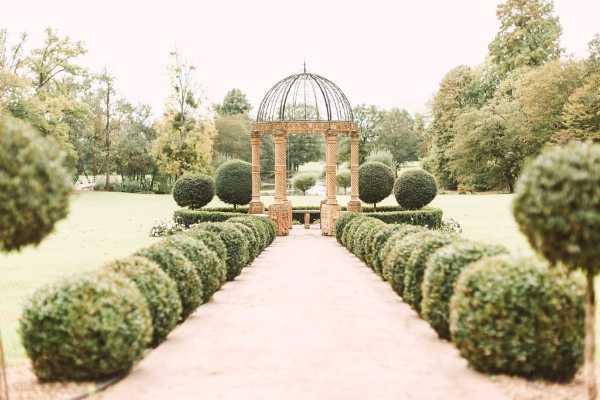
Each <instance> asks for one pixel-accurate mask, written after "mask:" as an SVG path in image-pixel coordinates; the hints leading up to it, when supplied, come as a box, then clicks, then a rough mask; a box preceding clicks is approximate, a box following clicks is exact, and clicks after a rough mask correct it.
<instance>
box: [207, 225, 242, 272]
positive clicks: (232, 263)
mask: <svg viewBox="0 0 600 400" xmlns="http://www.w3.org/2000/svg"><path fill="white" fill-rule="evenodd" d="M197 229H206V230H208V231H210V232H214V233H216V234H218V235H219V238H220V239H221V240H222V241H223V243H224V244H225V247H227V280H228V281H232V280H234V279H235V277H236V276H238V275H239V274H240V272H242V268H244V267H245V266H246V264H247V263H248V260H249V259H250V253H249V250H248V246H249V243H248V239H247V238H246V237H245V236H244V234H243V233H242V232H241V231H240V230H239V229H238V228H237V227H236V226H235V224H231V223H229V222H207V223H203V224H198V226H197Z"/></svg>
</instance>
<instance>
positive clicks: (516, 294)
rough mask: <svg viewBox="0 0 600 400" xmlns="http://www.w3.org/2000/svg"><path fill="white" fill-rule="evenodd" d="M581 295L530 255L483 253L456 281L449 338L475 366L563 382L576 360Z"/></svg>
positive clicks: (573, 282)
mask: <svg viewBox="0 0 600 400" xmlns="http://www.w3.org/2000/svg"><path fill="white" fill-rule="evenodd" d="M583 293H584V285H583V282H582V280H581V279H574V278H573V277H569V276H567V275H566V274H565V273H564V271H561V270H558V269H553V270H549V269H548V268H547V267H546V266H545V265H543V264H541V263H540V262H539V261H536V260H535V259H524V258H521V259H511V258H506V257H503V256H498V257H492V258H484V259H482V260H480V261H478V262H476V263H475V264H473V265H472V266H470V267H469V268H467V269H466V270H465V271H464V272H463V273H462V274H461V275H460V278H459V279H458V282H457V283H456V288H455V293H454V296H453V297H452V300H451V303H450V330H451V334H452V341H453V342H454V343H455V344H456V347H457V348H458V350H459V351H460V354H461V355H462V356H463V357H465V358H466V359H467V360H468V361H469V364H471V365H472V366H473V367H474V368H475V369H477V370H479V371H483V372H488V373H494V374H496V373H507V374H514V375H520V376H524V377H528V378H545V379H550V380H556V381H568V380H570V379H571V378H572V377H573V376H574V375H575V373H576V372H577V371H578V369H579V366H580V365H581V363H582V353H583V337H582V336H583V335H582V332H583V324H584V318H585V313H584V308H583V297H584V296H583Z"/></svg>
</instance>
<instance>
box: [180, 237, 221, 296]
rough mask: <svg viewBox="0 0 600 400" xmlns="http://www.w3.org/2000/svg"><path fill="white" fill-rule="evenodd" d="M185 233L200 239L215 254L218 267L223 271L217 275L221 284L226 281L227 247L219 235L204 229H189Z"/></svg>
mask: <svg viewBox="0 0 600 400" xmlns="http://www.w3.org/2000/svg"><path fill="white" fill-rule="evenodd" d="M185 234H186V235H188V236H190V237H192V238H194V239H196V240H199V241H201V242H202V243H204V244H205V245H206V247H208V248H209V249H210V250H212V251H213V252H214V253H215V254H216V255H217V259H218V261H219V264H220V266H219V269H220V270H222V271H224V273H223V274H221V275H220V276H219V277H220V279H221V285H222V284H224V283H225V282H226V281H227V247H225V243H223V241H222V240H221V238H220V237H219V235H217V234H216V233H214V232H210V231H207V230H204V229H190V230H188V231H187V232H186V233H185Z"/></svg>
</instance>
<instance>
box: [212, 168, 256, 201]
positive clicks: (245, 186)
mask: <svg viewBox="0 0 600 400" xmlns="http://www.w3.org/2000/svg"><path fill="white" fill-rule="evenodd" d="M215 186H216V192H217V196H218V197H219V199H221V200H222V201H224V202H225V203H227V204H233V206H234V208H235V207H237V206H238V205H244V204H248V203H250V200H251V199H252V166H251V165H250V163H248V162H246V161H242V160H229V161H226V162H224V163H223V164H221V165H220V166H219V168H217V170H216V172H215Z"/></svg>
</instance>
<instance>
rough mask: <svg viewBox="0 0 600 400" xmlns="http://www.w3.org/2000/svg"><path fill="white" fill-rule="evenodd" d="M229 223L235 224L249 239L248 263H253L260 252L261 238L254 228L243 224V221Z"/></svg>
mask: <svg viewBox="0 0 600 400" xmlns="http://www.w3.org/2000/svg"><path fill="white" fill-rule="evenodd" d="M227 223H228V224H232V225H233V226H235V227H236V228H237V229H238V230H239V231H240V232H241V233H242V235H244V237H245V238H246V240H247V241H248V259H247V260H246V264H249V263H251V262H252V261H254V259H255V258H256V256H258V254H259V253H260V243H259V238H258V237H257V236H256V234H255V232H254V230H253V229H252V228H250V227H249V226H248V225H245V224H242V223H241V222H230V221H228V222H227Z"/></svg>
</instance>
